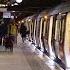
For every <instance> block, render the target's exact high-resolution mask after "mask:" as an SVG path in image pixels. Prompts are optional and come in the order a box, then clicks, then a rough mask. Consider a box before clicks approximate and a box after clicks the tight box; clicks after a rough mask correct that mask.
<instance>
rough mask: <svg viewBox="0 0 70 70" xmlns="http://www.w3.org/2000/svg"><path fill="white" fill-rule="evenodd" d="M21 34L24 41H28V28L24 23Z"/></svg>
mask: <svg viewBox="0 0 70 70" xmlns="http://www.w3.org/2000/svg"><path fill="white" fill-rule="evenodd" d="M20 34H21V37H22V40H23V42H24V41H25V39H26V35H27V27H26V26H25V25H24V23H22V24H21V26H20Z"/></svg>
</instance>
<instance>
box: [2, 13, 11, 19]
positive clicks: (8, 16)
mask: <svg viewBox="0 0 70 70" xmlns="http://www.w3.org/2000/svg"><path fill="white" fill-rule="evenodd" d="M3 18H11V13H10V12H3Z"/></svg>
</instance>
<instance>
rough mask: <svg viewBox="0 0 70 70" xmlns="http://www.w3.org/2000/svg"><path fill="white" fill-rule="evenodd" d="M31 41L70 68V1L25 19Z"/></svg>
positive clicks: (64, 66) (61, 64)
mask: <svg viewBox="0 0 70 70" xmlns="http://www.w3.org/2000/svg"><path fill="white" fill-rule="evenodd" d="M24 21H26V26H27V29H28V30H29V32H30V33H29V41H31V42H32V43H33V44H34V45H35V46H36V47H37V48H38V49H39V50H40V51H42V52H43V53H45V54H47V55H48V56H49V57H50V58H51V59H53V60H55V61H56V62H58V63H59V64H60V66H62V67H63V68H64V69H69V68H70V2H65V3H62V4H60V5H58V6H57V7H55V8H53V9H50V10H45V11H43V12H41V13H40V14H34V15H32V16H28V17H26V18H25V19H24Z"/></svg>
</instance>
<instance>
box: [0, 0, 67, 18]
mask: <svg viewBox="0 0 70 70" xmlns="http://www.w3.org/2000/svg"><path fill="white" fill-rule="evenodd" d="M65 1H68V0H23V1H22V3H20V4H18V5H17V6H16V5H15V6H11V4H13V3H15V2H16V1H15V0H0V4H9V6H8V7H7V9H8V10H9V11H16V12H21V13H22V14H21V13H19V14H20V16H21V18H22V17H26V16H29V15H32V14H36V13H39V12H41V11H43V10H45V9H49V8H53V7H55V6H57V5H58V4H60V3H62V2H65ZM16 14H17V13H16Z"/></svg>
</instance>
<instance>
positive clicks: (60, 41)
mask: <svg viewBox="0 0 70 70" xmlns="http://www.w3.org/2000/svg"><path fill="white" fill-rule="evenodd" d="M54 22H56V23H54V24H53V29H52V30H53V31H52V35H53V36H54V37H53V36H52V38H54V39H52V42H53V50H54V54H55V57H56V58H59V59H60V60H61V61H62V62H63V63H65V59H64V38H65V25H66V14H61V15H57V17H56V19H55V21H54Z"/></svg>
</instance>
